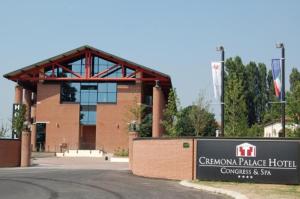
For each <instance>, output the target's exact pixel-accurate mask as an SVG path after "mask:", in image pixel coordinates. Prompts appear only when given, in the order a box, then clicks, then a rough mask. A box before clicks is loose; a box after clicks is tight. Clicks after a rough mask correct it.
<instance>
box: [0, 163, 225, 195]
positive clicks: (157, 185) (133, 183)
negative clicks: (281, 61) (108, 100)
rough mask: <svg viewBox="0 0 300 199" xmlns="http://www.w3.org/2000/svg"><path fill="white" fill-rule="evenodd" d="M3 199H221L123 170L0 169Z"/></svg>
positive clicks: (0, 190)
mask: <svg viewBox="0 0 300 199" xmlns="http://www.w3.org/2000/svg"><path fill="white" fill-rule="evenodd" d="M0 198H1V199H2V198H3V199H35V198H36V199H67V198H68V199H79V198H80V199H82V198H83V199H84V198H86V199H94V198H97V199H102V198H104V199H105V198H109V199H125V198H128V199H147V198H156V199H160V198H162V199H176V198H180V199H194V198H205V199H221V198H224V197H223V196H221V195H213V194H211V193H207V192H202V191H198V190H194V189H190V188H186V187H183V186H181V185H179V184H178V181H167V180H157V179H148V178H142V177H137V176H134V175H132V174H131V173H130V172H129V171H126V170H123V171H122V170H119V171H116V170H84V169H80V170H78V169H77V170H75V169H56V168H52V169H51V168H26V169H0Z"/></svg>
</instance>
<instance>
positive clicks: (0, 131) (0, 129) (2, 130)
mask: <svg viewBox="0 0 300 199" xmlns="http://www.w3.org/2000/svg"><path fill="white" fill-rule="evenodd" d="M9 130H10V128H9V126H8V125H7V124H5V123H4V122H2V123H1V126H0V138H3V137H6V136H7V133H8V132H9Z"/></svg>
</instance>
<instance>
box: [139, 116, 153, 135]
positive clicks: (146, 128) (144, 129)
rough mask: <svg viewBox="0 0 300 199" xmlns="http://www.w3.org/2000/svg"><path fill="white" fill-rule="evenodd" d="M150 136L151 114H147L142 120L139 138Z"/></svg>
mask: <svg viewBox="0 0 300 199" xmlns="http://www.w3.org/2000/svg"><path fill="white" fill-rule="evenodd" d="M151 135H152V114H151V113H147V114H145V116H144V117H143V118H142V121H141V124H140V130H139V136H140V137H151Z"/></svg>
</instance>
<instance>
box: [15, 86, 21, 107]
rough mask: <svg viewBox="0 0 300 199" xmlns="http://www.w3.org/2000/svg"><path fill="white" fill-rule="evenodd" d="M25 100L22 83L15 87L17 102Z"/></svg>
mask: <svg viewBox="0 0 300 199" xmlns="http://www.w3.org/2000/svg"><path fill="white" fill-rule="evenodd" d="M22 102H23V88H22V87H21V86H20V85H16V87H15V104H22Z"/></svg>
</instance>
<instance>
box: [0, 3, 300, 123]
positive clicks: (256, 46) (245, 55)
mask: <svg viewBox="0 0 300 199" xmlns="http://www.w3.org/2000/svg"><path fill="white" fill-rule="evenodd" d="M299 8H300V1H297V0H286V1H280V0H264V1H261V0H251V1H242V0H226V1H221V0H207V1H205V0H195V1H193V0H189V1H188V0H181V1H180V0H165V1H161V0H151V1H141V0H132V1H130V0H128V1H124V0H123V1H122V0H119V1H118V0H110V1H101V0H98V1H96V0H86V1H79V0H72V1H71V0H51V1H40V0H26V1H15V0H1V1H0V85H1V92H0V93H1V94H0V100H1V107H0V110H1V111H0V120H1V121H7V119H9V118H10V117H11V114H12V103H13V99H14V85H15V84H14V82H12V81H9V80H7V79H5V78H3V75H4V74H6V73H8V72H11V71H13V70H16V69H19V68H21V67H24V66H27V65H30V64H33V63H36V62H38V61H41V60H43V59H47V58H49V57H52V56H55V55H57V54H60V53H63V52H66V51H69V50H71V49H74V48H77V47H79V46H82V45H86V44H87V45H91V46H93V47H95V48H98V49H100V50H103V51H106V52H108V53H111V54H115V55H117V56H120V57H123V58H125V59H129V60H131V61H134V62H136V63H139V64H142V65H145V66H147V67H150V68H153V69H156V70H158V71H161V72H164V73H167V74H169V75H170V76H171V78H172V83H173V86H174V87H175V88H176V90H177V93H178V96H179V98H180V102H181V105H182V106H183V107H184V106H188V105H190V104H192V103H193V102H194V101H195V100H196V99H197V97H198V96H199V94H200V93H202V95H204V96H206V97H207V99H208V100H212V102H211V103H212V104H211V110H212V111H214V112H215V113H216V116H217V118H219V105H217V103H218V101H216V100H215V99H214V98H213V87H212V77H211V68H210V63H211V61H218V60H219V59H220V53H219V52H217V51H216V47H217V46H219V45H223V46H224V48H225V58H228V57H234V56H240V57H241V58H242V60H243V62H244V63H245V64H247V63H248V62H249V61H255V62H262V63H265V64H266V65H267V67H268V68H269V69H270V63H271V59H272V58H279V57H280V50H279V49H276V48H275V43H276V42H283V43H284V44H285V47H286V78H288V75H289V73H290V71H291V69H292V68H293V67H296V68H298V69H300V64H299V63H298V57H299V49H298V46H300V39H299V35H300V12H299ZM287 80H288V79H287Z"/></svg>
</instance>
